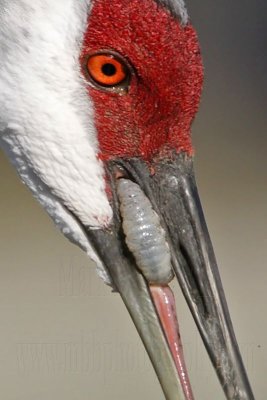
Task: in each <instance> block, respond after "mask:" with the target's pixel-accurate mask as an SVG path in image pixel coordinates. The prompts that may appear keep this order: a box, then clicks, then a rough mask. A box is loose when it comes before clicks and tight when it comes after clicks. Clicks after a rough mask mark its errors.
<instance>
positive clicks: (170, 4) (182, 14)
mask: <svg viewBox="0 0 267 400" xmlns="http://www.w3.org/2000/svg"><path fill="white" fill-rule="evenodd" d="M156 1H157V2H158V3H159V4H162V5H163V6H164V7H166V8H167V9H168V10H169V11H170V13H171V14H172V15H174V17H176V18H178V19H180V21H181V23H182V24H183V25H186V24H187V22H188V19H189V18H188V13H187V9H186V6H185V3H184V0H156Z"/></svg>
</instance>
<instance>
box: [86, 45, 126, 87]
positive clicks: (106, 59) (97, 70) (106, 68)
mask: <svg viewBox="0 0 267 400" xmlns="http://www.w3.org/2000/svg"><path fill="white" fill-rule="evenodd" d="M84 70H85V75H86V77H87V79H88V81H89V83H90V84H91V85H92V86H94V87H95V88H97V89H100V90H104V91H108V92H116V93H120V94H124V93H125V92H127V91H128V89H129V86H130V80H131V76H132V73H133V69H132V67H131V66H130V64H129V63H128V62H127V61H126V60H125V58H124V57H122V56H121V55H120V54H118V53H116V52H114V51H111V50H101V51H97V52H94V53H91V54H89V55H88V56H87V57H86V59H85V61H84Z"/></svg>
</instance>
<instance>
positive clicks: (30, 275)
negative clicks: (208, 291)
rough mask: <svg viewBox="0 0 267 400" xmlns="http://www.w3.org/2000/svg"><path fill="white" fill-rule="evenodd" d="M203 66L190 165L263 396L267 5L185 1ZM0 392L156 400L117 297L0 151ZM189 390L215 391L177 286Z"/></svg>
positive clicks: (266, 387) (266, 385) (201, 394)
mask: <svg viewBox="0 0 267 400" xmlns="http://www.w3.org/2000/svg"><path fill="white" fill-rule="evenodd" d="M188 7H189V11H190V15H191V18H192V20H193V23H194V25H195V27H196V29H197V31H198V34H199V39H200V43H201V48H202V53H203V58H204V65H205V87H204V93H203V97H202V102H201V107H200V110H199V113H198V116H197V119H196V121H195V123H194V126H193V140H194V146H195V149H196V158H195V169H196V175H197V181H198V186H199V191H200V195H201V199H202V203H203V207H204V210H205V215H206V219H207V223H208V226H209V230H210V234H211V237H212V241H213V244H214V248H215V252H216V255H217V260H218V264H219V267H220V272H221V277H222V280H223V284H224V288H225V292H226V296H227V299H228V304H229V308H230V311H231V316H232V319H233V323H234V327H235V331H236V335H237V338H238V341H239V344H240V347H241V351H242V354H243V357H244V361H245V364H246V366H247V370H248V374H249V377H250V380H251V384H252V386H253V388H254V392H255V397H256V399H257V400H264V399H265V398H266V392H267V380H266V369H267V313H266V303H267V287H266V286H267V262H266V259H267V188H266V182H267V168H266V150H267V135H266V126H267V114H266V100H267V51H266V37H267V3H266V1H264V0H255V1H253V2H252V1H246V0H243V1H241V0H236V1H230V0H225V1H217V2H214V1H211V0H203V1H192V0H191V1H189V2H188ZM0 185H1V197H0V221H1V225H0V257H1V258H0V326H1V328H0V398H1V399H5V400H18V399H20V400H36V399H38V400H47V399H50V400H61V399H62V400H63V399H64V400H73V399H75V400H85V399H90V400H91V399H94V400H104V399H105V400H106V399H107V398H109V399H116V400H125V399H128V400H136V399H137V398H138V399H154V400H160V399H163V394H162V391H161V388H160V386H159V384H158V381H157V378H156V376H155V373H154V371H153V369H152V367H151V365H150V363H149V360H148V358H147V356H146V353H145V351H144V349H143V346H142V344H141V341H140V339H139V337H138V335H137V333H136V331H135V329H134V326H133V323H132V322H131V320H130V318H129V316H128V314H127V311H126V309H125V308H124V306H123V304H122V302H121V300H120V298H119V295H117V294H113V293H111V291H110V289H109V288H108V287H106V286H105V285H104V284H103V283H102V282H101V281H100V279H99V278H98V277H97V276H96V274H95V270H94V266H93V264H92V263H91V262H90V260H88V259H87V257H86V256H85V255H84V254H83V253H82V252H81V251H80V250H79V249H78V248H76V247H75V246H73V245H71V244H70V243H69V242H68V241H67V240H66V239H65V238H64V237H63V236H62V235H61V234H60V233H59V232H58V231H57V230H56V228H55V227H54V225H53V223H52V222H51V220H50V219H49V217H48V216H47V215H46V214H45V212H44V211H43V210H42V209H41V207H40V206H39V204H37V203H36V202H35V200H33V198H32V197H31V194H30V193H29V191H28V189H27V188H26V187H25V186H23V185H22V184H21V183H20V181H19V179H18V177H17V176H16V173H15V171H14V170H13V168H12V167H11V166H10V165H9V163H8V161H7V160H6V158H5V156H4V154H2V153H0ZM174 290H175V293H176V296H177V297H176V298H177V310H178V313H179V317H180V326H181V331H182V337H183V342H184V346H185V352H186V357H187V362H188V369H189V372H190V376H191V381H192V385H193V389H194V392H195V397H196V400H197V399H200V400H201V399H202V400H214V399H216V400H223V399H224V396H223V393H222V390H221V388H220V386H219V383H218V381H217V378H216V376H215V373H214V372H213V369H212V367H211V365H210V362H209V360H208V358H207V355H206V353H205V350H204V349H203V346H202V343H201V340H200V338H199V335H198V333H197V331H196V328H195V326H194V323H193V321H192V318H191V315H190V313H189V311H188V308H187V306H186V304H185V302H184V299H183V297H182V295H181V293H180V289H179V287H178V285H176V284H175V285H174Z"/></svg>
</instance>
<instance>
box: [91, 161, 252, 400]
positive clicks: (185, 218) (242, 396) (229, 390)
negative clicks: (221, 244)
mask: <svg viewBox="0 0 267 400" xmlns="http://www.w3.org/2000/svg"><path fill="white" fill-rule="evenodd" d="M118 167H119V168H120V170H121V171H122V175H123V176H126V177H127V179H130V180H132V181H133V182H135V183H137V184H138V185H139V186H140V188H141V189H142V191H143V192H144V194H145V195H146V196H147V198H148V199H149V200H150V202H151V204H152V207H153V209H154V211H155V212H156V213H157V214H158V215H159V217H160V220H161V226H162V228H163V229H165V231H166V238H167V241H168V245H169V247H170V251H171V261H172V268H173V271H174V272H175V275H176V277H177V279H178V281H179V284H180V286H181V288H182V291H183V293H184V296H185V298H186V301H187V303H188V305H189V307H190V310H191V312H192V314H193V317H194V319H195V322H196V324H197V326H198V329H199V332H200V334H201V337H202V339H203V342H204V344H205V346H206V349H207V351H208V353H209V356H210V359H211V361H212V364H213V366H214V368H215V370H216V373H217V375H218V378H219V380H220V383H221V385H222V388H223V390H224V392H225V396H226V398H227V399H228V400H253V399H254V396H253V393H252V390H251V387H250V384H249V381H248V378H247V375H246V371H245V368H244V365H243V362H242V358H241V355H240V352H239V348H238V344H237V341H236V338H235V334H234V330H233V326H232V323H231V319H230V315H229V311H228V307H227V304H226V300H225V296H224V292H223V287H222V284H221V280H220V276H219V271H218V267H217V264H216V260H215V256H214V252H213V249H212V244H211V241H210V237H209V233H208V230H207V226H206V223H205V219H204V215H203V212H202V208H201V204H200V200H199V196H198V192H197V188H196V183H195V179H194V173H193V165H192V159H191V158H190V157H189V156H187V155H184V154H180V155H173V157H172V159H168V160H166V159H164V160H158V161H155V162H154V163H152V164H150V166H149V167H148V166H147V164H146V163H144V162H143V161H141V160H140V159H131V160H126V161H125V160H116V162H112V163H110V164H109V165H108V166H107V170H108V172H109V177H110V181H111V187H112V188H113V209H114V225H113V226H112V227H111V228H110V230H109V231H107V230H106V231H93V232H90V239H91V241H92V243H93V245H94V247H95V249H96V250H97V251H98V254H99V256H100V257H101V258H102V260H103V262H104V264H105V265H106V267H107V269H108V271H109V273H110V275H111V277H112V279H113V281H114V285H115V287H116V288H117V290H118V291H119V293H120V294H121V296H122V299H123V301H124V302H125V304H126V306H127V308H128V310H129V312H130V314H131V316H132V319H133V321H134V323H135V325H136V327H137V329H138V332H139V334H140V336H141V338H142V340H143V342H144V344H145V347H146V349H147V351H148V354H149V356H150V358H151V361H152V363H153V365H154V368H155V370H156V373H157V375H158V378H159V381H160V383H161V385H162V388H163V391H164V393H165V397H166V399H169V400H174V399H177V400H178V399H188V398H190V396H187V395H186V393H185V390H184V387H183V386H182V384H181V379H179V376H178V374H177V368H176V367H175V363H174V358H173V354H172V352H171V350H170V343H169V342H168V340H167V337H168V335H167V334H166V331H165V327H164V325H163V324H162V320H161V318H160V315H159V312H158V309H157V307H156V305H155V301H154V300H153V296H152V295H151V290H150V285H149V284H148V282H147V281H146V279H145V278H144V276H143V275H142V273H140V272H139V271H138V269H137V268H136V265H135V260H134V257H132V256H131V254H130V252H129V249H127V245H126V244H125V238H124V234H123V231H122V222H121V216H120V213H119V204H118V198H117V196H116V179H118V176H119V175H118V174H117V175H116V171H117V168H118ZM191 398H193V397H191Z"/></svg>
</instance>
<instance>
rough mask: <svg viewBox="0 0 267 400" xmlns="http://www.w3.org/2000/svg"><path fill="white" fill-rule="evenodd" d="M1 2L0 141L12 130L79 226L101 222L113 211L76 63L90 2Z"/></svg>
mask: <svg viewBox="0 0 267 400" xmlns="http://www.w3.org/2000/svg"><path fill="white" fill-rule="evenodd" d="M0 3H1V9H2V10H4V12H3V11H2V12H1V16H0V41H1V45H2V44H3V46H1V50H0V60H1V69H0V86H1V98H0V110H1V115H0V130H1V131H2V133H1V132H0V142H1V141H3V140H8V137H9V136H10V133H12V136H13V142H16V143H14V146H17V147H18V148H19V149H20V151H21V153H22V154H23V157H24V159H25V161H26V162H27V164H28V165H29V166H30V168H31V169H32V170H33V171H34V173H35V174H36V175H37V176H38V177H39V178H40V180H41V181H42V182H44V183H45V184H46V185H47V187H49V189H50V191H51V193H52V194H53V195H54V196H55V197H57V198H58V199H59V200H60V201H61V202H62V203H63V204H64V205H65V206H66V207H67V208H68V209H69V210H71V211H72V212H73V213H74V214H75V215H76V216H77V217H78V219H79V220H80V221H81V222H82V224H83V225H85V226H90V227H94V228H97V227H103V226H105V225H108V223H109V221H110V219H111V217H112V211H111V208H110V206H109V203H108V200H107V198H106V194H105V184H104V179H103V169H102V165H101V163H100V162H99V161H98V159H97V151H98V149H97V139H96V131H95V128H94V121H93V120H94V116H93V109H92V105H91V102H90V100H89V98H88V95H87V93H86V88H85V83H84V81H83V79H82V77H81V74H80V68H79V53H80V44H81V41H82V39H83V32H84V30H85V27H86V21H87V13H88V6H89V1H88V0H87V1H85V0H79V1H77V0H68V1H66V0H57V1H54V0H35V1H32V0H13V1H12V2H10V1H6V0H1V1H0ZM14 151H15V149H14ZM10 156H11V153H10ZM11 157H12V156H11Z"/></svg>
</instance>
